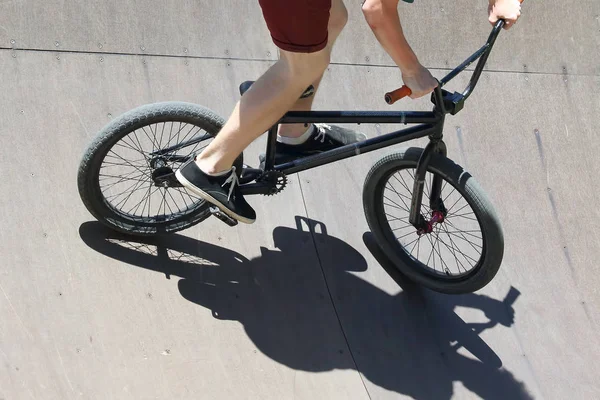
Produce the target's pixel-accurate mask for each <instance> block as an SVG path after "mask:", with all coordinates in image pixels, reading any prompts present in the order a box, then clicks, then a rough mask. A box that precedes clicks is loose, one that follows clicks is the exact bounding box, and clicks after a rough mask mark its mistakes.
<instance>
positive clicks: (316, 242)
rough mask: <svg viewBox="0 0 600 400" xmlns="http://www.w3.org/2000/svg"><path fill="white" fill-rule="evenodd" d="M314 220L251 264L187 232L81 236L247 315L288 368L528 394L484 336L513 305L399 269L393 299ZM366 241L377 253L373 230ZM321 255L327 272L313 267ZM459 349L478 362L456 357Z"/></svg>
mask: <svg viewBox="0 0 600 400" xmlns="http://www.w3.org/2000/svg"><path fill="white" fill-rule="evenodd" d="M298 219H302V218H300V217H298ZM307 222H308V223H309V225H312V228H310V229H309V231H308V232H306V231H304V230H303V229H302V227H301V225H300V224H298V229H292V228H287V227H278V228H275V229H274V231H273V239H274V243H275V247H276V248H277V249H278V250H268V249H266V248H263V247H261V255H260V256H259V257H257V258H254V259H251V260H249V259H247V258H245V257H244V256H243V255H241V254H239V253H236V252H234V251H231V250H228V249H225V248H223V247H219V246H216V245H212V244H209V243H204V242H201V241H197V240H194V239H191V238H189V237H185V236H182V235H177V234H175V235H171V236H166V237H160V238H150V239H139V238H131V237H128V236H125V235H121V234H118V233H115V232H114V231H111V230H109V229H108V228H105V227H104V226H103V225H101V224H100V223H97V222H88V223H84V224H83V225H82V226H81V227H80V236H81V238H82V239H83V241H84V242H85V243H86V244H87V245H88V246H89V247H91V248H92V249H94V250H96V251H98V252H100V253H102V254H105V255H107V256H109V257H112V258H114V259H117V260H120V261H123V262H126V263H129V264H131V265H134V266H137V267H141V268H144V269H148V270H152V271H157V272H161V273H164V274H165V275H166V276H167V278H170V277H171V276H178V277H180V278H182V279H181V280H180V281H179V282H178V288H179V291H180V293H181V295H182V296H183V297H184V298H185V299H187V300H188V301H191V302H193V303H196V304H198V305H200V306H202V307H205V308H207V309H210V310H211V311H212V314H213V316H214V317H215V318H217V319H221V320H235V321H239V322H240V323H241V324H242V325H243V326H244V329H245V331H246V333H247V334H248V336H249V338H250V339H251V340H252V341H253V342H254V344H255V345H256V347H257V348H258V349H259V350H260V351H262V352H263V353H264V354H266V355H267V356H269V357H270V358H272V359H273V360H275V361H277V362H279V363H282V364H284V365H286V366H288V367H290V368H293V369H297V370H303V371H311V372H324V371H331V370H334V369H358V371H359V372H360V373H361V374H362V375H363V376H364V377H365V378H366V380H368V381H370V382H371V383H372V384H373V385H376V386H378V387H382V388H385V389H387V390H390V391H394V392H397V393H401V394H405V395H409V396H412V397H413V398H415V399H440V398H442V399H443V398H448V399H449V398H451V397H452V394H453V383H454V382H457V381H460V382H462V384H463V385H464V386H465V387H467V388H468V389H469V390H471V391H473V392H474V393H476V394H477V395H479V396H480V397H483V398H486V399H494V398H502V399H505V398H513V399H524V398H531V396H530V395H529V394H528V393H527V390H526V388H525V386H524V385H523V384H522V383H521V382H519V381H517V380H516V379H515V378H514V376H513V375H512V374H511V373H510V372H509V371H507V370H505V369H503V368H501V365H502V363H501V361H500V358H499V357H498V356H497V355H496V354H495V353H494V351H493V350H492V349H491V348H490V347H489V346H488V345H487V344H486V343H485V342H484V341H483V340H482V339H481V338H480V337H479V336H478V334H479V333H480V332H481V331H483V330H484V329H489V328H491V327H493V326H495V325H497V324H501V325H505V326H510V325H512V323H513V315H512V312H510V311H511V310H512V307H511V305H510V304H508V303H506V302H502V301H498V300H495V299H492V298H489V297H486V296H482V295H474V294H473V295H464V296H442V295H438V294H436V293H432V292H428V291H426V290H421V289H419V288H418V287H411V285H407V283H406V282H404V281H403V280H402V277H401V276H399V275H398V276H396V277H395V278H396V279H397V281H398V282H399V283H400V284H401V285H402V286H403V287H404V288H405V290H402V291H401V292H399V293H398V294H395V295H390V294H388V293H387V292H385V291H383V290H381V289H379V288H378V287H376V286H374V285H372V284H371V283H369V282H367V281H365V280H363V279H361V278H360V277H358V276H357V275H355V274H354V273H355V272H360V271H365V270H366V269H367V262H366V261H365V259H364V258H363V257H362V255H360V253H359V252H358V251H356V250H355V249H354V248H353V247H351V246H350V245H348V244H347V243H345V242H344V241H342V240H340V239H337V238H335V237H331V236H329V235H327V234H326V230H325V227H324V226H323V225H322V224H319V223H316V222H314V221H307ZM315 225H320V226H321V227H322V229H321V230H322V233H315V230H314V226H315ZM364 240H365V243H366V244H367V246H368V248H369V249H370V250H371V251H372V252H373V254H374V255H375V256H376V258H377V259H378V260H379V259H380V258H381V254H378V249H377V246H376V245H374V242H372V239H371V238H370V237H369V235H368V234H365V236H364ZM373 246H375V247H373ZM315 247H316V248H317V249H319V251H318V252H317V253H318V259H317V256H315ZM319 260H320V264H321V265H323V269H321V268H320V267H317V268H315V264H316V265H317V266H318V265H319ZM380 262H383V263H384V264H385V260H382V261H380ZM389 267H390V266H389V265H386V266H384V268H386V270H387V269H388V268H389ZM392 268H393V267H392ZM394 271H395V269H394ZM392 273H393V271H392ZM323 274H324V275H325V277H326V280H324V279H323ZM330 293H331V296H332V298H333V300H334V304H335V307H336V309H335V312H334V311H333V310H332V308H331V298H330ZM512 297H514V296H512ZM456 306H468V307H474V308H477V309H480V310H482V311H484V312H485V314H486V316H487V317H488V319H489V320H490V321H489V322H488V323H486V324H480V325H474V324H466V323H465V322H464V321H462V320H461V319H460V318H459V317H458V315H456V314H455V312H454V308H455V307H456ZM507 310H509V312H507ZM513 312H514V311H513ZM336 313H337V315H338V317H339V319H340V323H339V324H338V322H337V321H336ZM340 324H341V326H342V327H343V332H342V331H340ZM344 338H346V340H347V342H348V344H349V349H350V353H351V354H347V353H348V348H347V347H345V345H343V344H341V343H344ZM341 346H344V347H341ZM460 347H463V348H464V349H467V350H468V351H469V352H470V353H471V354H473V355H474V356H475V357H477V359H473V358H470V357H467V356H465V355H463V354H461V353H459V352H458V350H459V348H460ZM367 386H369V385H368V384H367ZM368 388H369V391H371V390H372V388H371V387H368Z"/></svg>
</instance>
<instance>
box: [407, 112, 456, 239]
mask: <svg viewBox="0 0 600 400" xmlns="http://www.w3.org/2000/svg"><path fill="white" fill-rule="evenodd" d="M443 124H444V123H443V119H442V121H441V122H440V123H439V127H440V128H439V129H438V130H436V132H435V133H434V134H433V135H430V136H429V140H430V141H429V144H428V145H427V147H425V150H424V151H423V154H421V158H420V159H419V162H418V163H417V170H416V172H415V182H414V185H413V195H412V200H411V205H410V216H409V222H410V223H411V224H412V225H413V226H414V227H415V228H416V229H417V234H418V235H422V234H426V233H431V232H433V227H434V226H435V224H438V223H442V222H443V221H444V218H445V217H446V208H445V207H444V202H443V200H442V197H441V196H442V178H441V177H440V176H438V175H434V176H433V180H432V183H431V188H430V192H429V193H430V196H429V207H430V208H431V210H432V215H431V219H430V220H427V219H426V218H425V217H423V215H422V214H421V204H422V202H423V190H424V189H425V175H426V174H427V168H428V167H429V163H430V161H431V157H432V155H433V154H440V155H442V156H444V157H446V154H447V149H446V144H445V143H444V141H443V135H442V127H443Z"/></svg>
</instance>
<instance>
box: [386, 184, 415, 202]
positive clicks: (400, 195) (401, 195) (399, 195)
mask: <svg viewBox="0 0 600 400" xmlns="http://www.w3.org/2000/svg"><path fill="white" fill-rule="evenodd" d="M387 185H390V189H391V190H392V191H393V192H394V193H396V194H397V195H398V197H404V198H405V199H408V200H412V199H411V198H410V197H408V196H407V195H405V194H400V193H398V192H397V191H396V189H395V188H394V187H393V186H392V185H391V184H390V182H389V181H388V182H387V183H386V184H385V186H386V187H387Z"/></svg>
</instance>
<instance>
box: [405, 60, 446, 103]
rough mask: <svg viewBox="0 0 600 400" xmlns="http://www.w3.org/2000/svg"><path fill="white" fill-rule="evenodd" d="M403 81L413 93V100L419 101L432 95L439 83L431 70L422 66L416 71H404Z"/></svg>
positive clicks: (411, 96)
mask: <svg viewBox="0 0 600 400" xmlns="http://www.w3.org/2000/svg"><path fill="white" fill-rule="evenodd" d="M402 80H403V81H404V84H405V85H406V86H408V88H409V89H410V90H411V91H412V94H411V95H410V98H411V99H417V98H419V97H423V96H425V95H426V94H428V93H431V92H432V91H433V89H435V88H436V87H437V85H438V81H437V80H435V78H434V77H433V76H432V75H431V73H430V72H429V70H428V69H427V68H425V67H424V66H422V65H420V64H419V65H418V67H417V68H415V69H414V70H410V71H407V70H405V71H402Z"/></svg>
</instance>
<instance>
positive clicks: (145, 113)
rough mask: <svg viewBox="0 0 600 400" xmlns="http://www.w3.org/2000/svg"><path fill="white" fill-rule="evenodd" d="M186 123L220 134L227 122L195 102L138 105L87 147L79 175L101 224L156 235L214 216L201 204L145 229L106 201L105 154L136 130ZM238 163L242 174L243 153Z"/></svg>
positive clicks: (87, 202) (80, 185)
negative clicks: (103, 182) (102, 177)
mask: <svg viewBox="0 0 600 400" xmlns="http://www.w3.org/2000/svg"><path fill="white" fill-rule="evenodd" d="M172 120H176V121H177V122H179V121H181V122H186V123H189V124H191V125H195V126H199V127H201V128H202V129H204V130H205V131H206V132H207V133H209V134H210V135H213V136H214V135H216V134H217V133H218V132H219V130H220V129H221V127H222V126H223V124H224V123H225V121H224V120H223V118H221V117H220V116H218V115H217V114H216V113H214V112H213V111H212V110H210V109H208V108H206V107H203V106H200V105H197V104H193V103H186V102H175V101H173V102H161V103H152V104H146V105H143V106H140V107H137V108H135V109H133V110H131V111H128V112H126V113H124V114H123V115H121V116H119V117H117V118H115V119H114V120H113V121H111V122H110V123H109V124H108V125H106V126H105V127H104V128H103V129H102V130H101V131H100V132H99V133H98V135H97V136H96V137H95V138H94V140H93V142H92V143H91V144H90V145H89V146H88V148H87V149H86V151H85V153H84V155H83V157H82V159H81V162H80V164H79V170H78V175H77V186H78V190H79V196H80V198H81V200H82V202H83V204H84V205H85V207H86V208H87V210H88V211H89V212H90V213H91V214H92V215H93V216H94V217H95V218H96V219H97V220H98V221H99V222H101V223H103V224H105V225H106V226H108V227H110V228H111V229H114V230H116V231H119V232H123V233H127V234H131V235H135V236H154V235H157V234H161V233H168V234H171V233H175V232H178V231H181V230H184V229H188V228H190V227H191V226H194V225H196V224H198V223H200V222H202V221H204V220H205V219H206V218H208V217H209V216H210V211H209V209H208V205H205V206H204V207H199V208H198V209H197V210H195V212H193V213H190V214H185V215H183V216H181V217H180V218H177V219H174V220H171V221H168V222H166V223H164V224H163V225H161V224H154V225H153V226H155V227H156V229H155V231H153V230H152V228H149V229H148V228H147V227H146V228H142V227H141V226H135V225H132V224H131V221H130V220H127V219H124V218H122V217H121V216H120V215H118V214H116V213H114V212H113V211H112V210H111V209H110V207H108V206H107V205H106V204H105V203H104V201H103V196H102V193H101V190H100V187H99V183H98V172H99V169H100V166H101V165H102V161H103V159H104V157H105V155H106V154H107V153H108V151H109V150H110V148H111V147H112V146H113V145H114V144H115V143H117V142H118V140H119V139H121V138H122V137H124V136H125V135H127V134H129V133H131V132H132V131H134V130H135V129H139V128H140V127H142V126H147V125H150V124H154V123H161V122H170V121H172ZM235 165H236V166H238V168H237V170H238V171H239V173H241V170H242V165H243V154H240V156H239V157H238V159H236V162H235Z"/></svg>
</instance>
